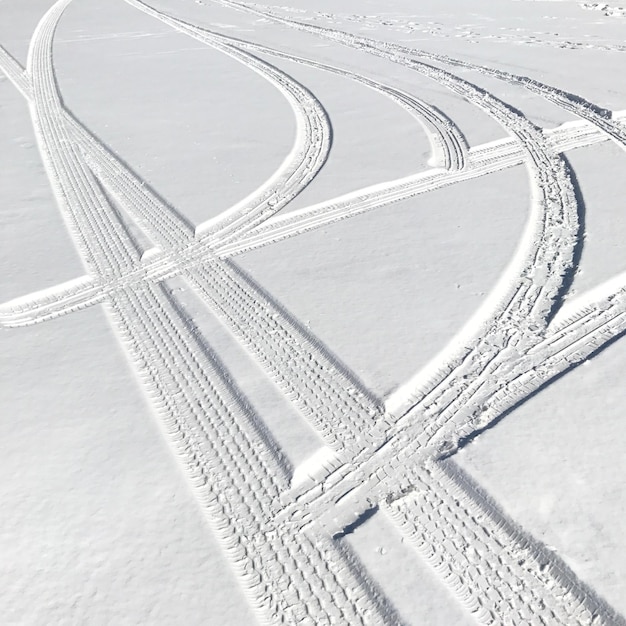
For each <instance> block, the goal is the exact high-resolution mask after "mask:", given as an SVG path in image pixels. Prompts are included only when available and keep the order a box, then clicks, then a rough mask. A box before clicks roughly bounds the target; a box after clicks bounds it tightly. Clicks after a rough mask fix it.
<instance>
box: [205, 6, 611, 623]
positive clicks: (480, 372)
mask: <svg viewBox="0 0 626 626" xmlns="http://www.w3.org/2000/svg"><path fill="white" fill-rule="evenodd" d="M217 2H218V3H219V4H222V5H224V6H232V7H235V8H237V7H242V8H244V10H249V11H251V12H253V13H255V14H257V15H263V16H264V17H270V18H272V19H274V16H273V15H272V14H268V13H267V12H264V11H259V10H257V9H251V8H249V7H247V6H246V5H241V4H240V3H238V2H231V1H229V0H217ZM277 21H279V22H282V23H285V24H288V25H291V26H295V27H296V28H299V29H302V30H305V31H308V32H317V33H320V34H322V36H324V32H325V29H320V28H317V27H316V28H309V27H307V26H306V25H302V24H300V23H295V24H294V23H293V22H292V21H291V20H286V19H284V18H278V19H277ZM323 31H324V32H323ZM334 35H335V33H333V36H331V37H330V38H331V39H335V40H336V38H335V36H334ZM342 37H344V38H345V40H342V41H341V43H346V44H347V45H351V43H354V42H353V41H351V37H350V36H349V35H346V34H345V33H342ZM346 40H347V41H346ZM362 41H363V40H362V38H360V42H359V43H362ZM353 47H357V48H358V47H361V46H360V45H353ZM369 51H372V50H369ZM373 53H374V54H379V55H380V56H384V57H386V58H389V59H390V60H393V61H396V62H400V63H402V64H407V65H413V64H411V63H408V62H407V59H405V58H401V57H400V58H399V57H397V56H394V55H387V54H385V53H384V52H381V51H379V50H374V51H373ZM415 66H416V67H419V68H420V71H422V73H424V74H426V75H427V76H431V77H437V78H438V79H439V81H440V82H442V83H443V84H446V85H447V86H449V87H450V88H451V89H453V91H456V92H457V93H460V94H461V95H463V96H464V97H465V98H466V99H468V100H469V101H471V102H472V101H473V102H474V103H475V104H478V106H481V108H483V109H485V110H486V111H487V112H489V114H490V115H491V116H492V117H494V118H495V119H496V120H498V121H499V122H500V123H501V124H503V126H505V128H508V129H509V131H512V132H513V133H514V134H515V135H516V136H517V137H518V139H519V140H520V141H521V142H522V144H525V149H526V151H527V154H528V156H529V157H530V159H529V166H530V168H531V171H532V173H533V175H534V177H536V179H537V181H538V183H539V191H540V192H541V195H542V196H543V197H542V204H543V205H544V209H545V211H544V213H543V215H542V216H540V219H539V220H537V216H535V220H536V221H537V222H538V228H537V229H536V231H535V233H534V236H535V237H537V235H538V239H539V241H540V243H541V244H543V247H544V249H543V250H541V247H540V246H536V247H534V246H532V243H531V245H528V244H529V242H528V240H527V242H526V244H527V245H526V247H527V248H530V254H528V252H527V257H526V261H527V264H526V267H524V266H522V272H519V279H518V280H517V281H516V284H515V283H514V288H513V289H512V290H509V292H508V296H507V297H506V298H504V299H501V301H500V307H502V308H504V316H503V315H502V313H501V312H500V311H499V310H498V309H499V308H500V307H494V308H493V309H492V311H491V312H489V314H488V315H487V316H486V321H487V324H489V323H491V324H493V322H496V324H493V325H492V326H491V328H489V327H488V326H487V327H485V325H484V323H483V324H482V325H481V326H482V332H480V333H477V334H476V337H477V341H475V342H472V343H473V344H474V345H472V346H471V347H468V348H466V351H465V354H463V355H461V357H460V359H459V358H458V357H457V358H452V359H450V355H446V359H444V362H446V360H447V362H448V363H450V362H452V365H448V368H447V371H444V372H443V373H442V374H439V375H438V376H437V377H436V379H435V381H434V382H433V381H431V382H427V383H426V385H424V386H423V387H422V389H423V390H424V391H425V393H424V392H422V393H420V394H418V395H421V396H422V397H418V398H413V399H412V400H413V401H414V404H413V406H414V407H415V406H417V407H420V408H421V407H423V406H424V398H427V397H428V396H429V395H430V394H433V392H437V388H438V387H441V385H442V383H444V382H445V383H447V387H448V389H446V388H444V389H443V392H437V393H436V394H434V400H435V401H436V402H439V405H438V406H435V411H433V413H432V415H431V417H435V415H436V416H437V417H439V419H437V420H435V422H436V423H435V426H434V427H433V428H432V429H431V432H430V433H428V431H427V432H426V434H427V436H429V437H430V438H431V440H432V438H433V437H434V436H435V435H436V433H437V431H438V430H439V431H440V430H441V429H442V427H445V425H446V422H448V423H450V422H451V421H452V419H453V418H454V417H455V416H457V415H458V413H459V411H460V409H461V408H463V406H464V404H465V403H467V402H469V401H471V400H474V402H476V399H477V397H478V398H480V396H479V394H480V391H481V387H483V386H485V385H487V384H488V382H489V378H490V377H491V376H492V375H493V374H494V371H495V370H496V369H497V368H498V367H501V366H502V365H503V362H504V361H506V360H507V359H510V358H511V357H512V356H515V346H516V345H518V344H525V345H522V346H518V347H520V348H522V349H529V348H532V347H533V345H536V344H537V343H539V342H540V341H541V336H542V331H545V329H546V326H547V322H548V319H549V315H550V313H551V311H552V309H553V306H554V303H555V301H556V300H557V298H558V295H559V293H558V292H559V289H560V285H561V281H560V280H558V279H557V280H555V281H552V284H549V285H548V287H547V288H546V283H545V282H543V283H540V285H539V287H538V288H537V285H536V283H535V281H533V280H526V272H528V271H529V270H530V268H532V267H533V265H534V266H535V267H536V266H537V264H538V265H539V267H540V268H544V269H546V270H548V271H554V270H555V269H556V272H557V274H560V275H561V276H562V275H564V274H565V272H566V271H567V270H568V269H569V267H570V265H571V261H572V254H573V248H574V246H575V244H576V238H577V234H578V233H577V219H576V218H577V216H576V200H575V196H574V193H573V188H572V185H571V183H570V182H569V176H568V172H567V169H566V167H565V166H564V164H563V162H562V161H561V162H560V163H559V162H558V159H556V158H555V157H556V155H555V153H554V152H553V150H552V149H551V147H550V146H549V144H547V142H545V140H544V139H543V137H542V135H541V133H540V131H539V130H538V129H537V128H536V127H533V126H532V125H531V124H530V123H529V122H528V121H527V120H526V119H525V118H522V117H521V116H519V115H517V114H515V112H512V111H510V110H508V109H507V108H506V105H503V103H500V102H499V101H497V100H495V99H494V98H492V97H491V96H488V95H487V94H485V93H484V92H482V98H481V92H480V91H479V90H478V89H477V88H476V87H474V86H473V85H471V84H470V83H467V81H463V80H461V79H459V78H458V77H455V76H453V75H451V74H449V73H448V72H445V71H442V70H439V69H437V68H434V67H432V66H428V65H425V64H423V63H421V62H420V63H419V64H417V63H416V64H415ZM481 100H483V102H481ZM511 113H513V114H512V115H511ZM507 122H508V123H507ZM515 126H517V128H515ZM520 127H521V128H520ZM520 131H521V132H520ZM559 195H560V202H559ZM559 204H560V205H561V206H560V207H559ZM555 218H556V219H555ZM563 233H565V234H566V237H565V240H566V246H565V247H566V248H567V253H566V254H565V256H562V257H561V258H559V255H558V252H557V253H556V254H554V253H552V255H551V250H550V248H551V247H552V246H554V245H555V241H556V240H555V239H554V236H555V234H556V235H562V234H563ZM551 239H552V241H551ZM549 244H552V246H551V245H549ZM557 247H558V245H557ZM542 256H544V258H541V257H542ZM555 266H556V268H555ZM509 273H510V272H509ZM548 275H549V274H548ZM531 276H532V275H531ZM533 292H534V293H533ZM511 305H513V306H511ZM507 309H508V310H507ZM511 317H514V318H515V319H513V322H514V324H513V325H511V326H509V327H508V328H506V331H507V332H505V333H499V332H498V331H499V330H501V327H502V325H503V324H506V322H507V321H510V319H511ZM498 327H500V328H498ZM505 327H506V326H505ZM511 351H513V355H512V354H511ZM503 355H504V358H503ZM468 356H470V357H471V358H472V359H476V360H478V362H479V366H478V367H476V366H475V365H474V363H473V362H472V360H469V361H468V359H467V357H468ZM485 357H486V358H485ZM459 361H460V362H459ZM461 374H462V375H461ZM465 378H469V379H470V380H471V381H472V383H470V384H469V385H467V384H466V385H463V383H461V384H458V385H457V388H456V389H454V390H453V392H452V393H449V387H450V385H451V384H453V385H454V383H455V382H457V381H459V380H464V379H465ZM432 399H433V398H432V397H431V398H429V400H431V401H432ZM474 406H475V405H474ZM407 413H409V411H408V410H407V411H406V412H405V413H404V414H402V413H401V416H403V417H405V418H406V415H407ZM442 415H443V419H441V417H442ZM462 417H463V420H462V421H463V423H466V418H467V415H466V414H463V415H462ZM404 421H405V422H406V419H405V420H404ZM486 423H488V422H486V421H485V418H484V416H483V417H481V416H477V415H472V419H471V427H472V429H473V430H474V431H475V430H476V429H477V427H480V426H484V425H485V424H486ZM456 426H457V427H458V424H456ZM403 429H404V430H406V431H410V430H411V425H410V424H409V425H408V426H404V428H403ZM451 435H452V436H454V433H450V432H449V431H448V436H451ZM387 443H389V442H387ZM444 443H446V444H447V445H446V446H445V448H446V449H445V452H447V453H450V452H453V451H454V449H455V447H456V445H458V440H457V441H456V442H455V441H452V442H450V441H449V440H448V441H445V442H444ZM420 447H421V446H419V445H418V446H411V448H412V449H411V452H412V453H413V454H409V455H408V456H409V458H410V460H412V461H413V462H415V452H416V451H419V448H420ZM397 448H398V446H397V445H396V446H391V461H392V462H395V460H396V459H397V457H396V453H397ZM387 455H389V450H388V451H387ZM388 458H389V456H388ZM365 463H367V461H365ZM365 463H361V467H359V466H358V463H355V462H354V460H353V462H352V465H353V467H354V466H356V467H357V470H356V472H355V476H353V477H352V478H353V480H352V481H350V480H349V479H348V480H346V474H345V472H344V473H343V475H342V476H341V477H340V480H339V483H338V484H339V486H340V488H341V489H340V491H339V494H337V493H335V495H334V496H333V495H330V492H331V491H332V488H330V489H329V488H328V486H327V488H326V489H325V490H324V489H322V495H323V496H324V498H323V501H322V506H321V507H320V510H321V509H324V508H325V506H324V505H326V506H328V505H330V506H332V505H333V504H338V503H339V501H340V500H341V499H342V498H345V496H346V495H349V494H350V491H351V490H353V489H355V488H356V487H354V486H352V487H351V485H357V487H358V485H359V483H360V482H362V480H363V471H362V470H363V465H364V464H365ZM377 471H378V472H381V471H382V475H383V476H385V473H386V468H385V467H384V466H383V467H381V466H380V464H378V470H377ZM415 474H416V475H415V476H414V477H413V478H414V480H419V475H418V472H416V473H415ZM355 479H356V480H355ZM346 482H348V485H347V486H346ZM394 482H395V481H394ZM395 485H396V488H397V485H398V483H397V482H395ZM346 487H347V488H348V491H347V493H346ZM313 492H317V493H319V492H320V490H319V488H317V487H316V488H314V489H313V490H311V493H313ZM324 492H325V493H324ZM342 492H343V493H342ZM374 495H375V494H374ZM379 495H380V494H379ZM469 495H471V494H469ZM469 495H468V496H467V497H466V500H467V499H468V498H469ZM337 496H338V497H337ZM388 497H389V496H388ZM372 500H376V498H375V497H373V498H372ZM351 505H352V506H354V502H351V503H349V504H348V505H347V506H348V507H350V506H351ZM360 510H363V509H362V508H361V509H360ZM342 522H344V520H341V519H339V527H341V525H342ZM511 541H512V542H513V544H514V545H515V546H516V548H519V546H518V545H517V543H519V541H517V540H516V538H511ZM535 554H536V551H535ZM553 563H554V561H551V565H553ZM487 564H488V565H490V563H489V562H488V563H487ZM552 570H553V568H552V567H551V568H549V574H550V577H551V579H550V581H549V582H550V584H549V585H548V586H549V587H551V588H554V584H553V583H554V572H553V571H552ZM479 577H480V579H481V580H482V581H484V583H485V585H486V588H489V583H490V582H491V581H490V574H489V572H488V571H486V570H485V568H484V567H483V571H482V572H479ZM515 577H516V578H517V579H518V580H517V582H518V583H519V573H518V574H516V575H515ZM574 579H575V577H574ZM528 582H529V584H530V585H531V587H534V590H533V591H534V592H535V593H536V594H537V597H541V594H543V593H545V587H544V585H541V584H539V585H538V584H537V583H536V581H534V582H533V580H532V579H531V580H530V581H528ZM585 598H587V599H588V596H585ZM568 600H569V599H568ZM589 602H590V604H591V605H592V615H591V617H592V618H593V619H594V620H597V621H603V622H605V623H614V622H613V621H611V617H610V616H609V614H608V613H609V610H608V609H607V608H606V607H602V606H599V603H598V602H595V601H594V600H593V599H590V600H589ZM566 604H568V603H567V602H566ZM526 608H527V609H529V610H530V611H531V617H537V614H536V612H539V613H541V612H543V611H544V605H543V603H540V604H539V605H538V606H536V607H532V606H530V607H528V606H527V607H526ZM566 609H573V610H574V611H575V610H577V606H576V605H573V606H572V604H571V602H569V606H568V607H566ZM566 613H567V610H566ZM533 614H534V615H533ZM552 615H553V616H554V617H555V618H557V616H556V614H554V613H552ZM557 619H559V621H561V620H564V621H562V623H569V622H568V621H567V620H568V619H569V616H567V615H566V617H565V618H562V617H560V618H557Z"/></svg>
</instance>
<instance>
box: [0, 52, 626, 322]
mask: <svg viewBox="0 0 626 626" xmlns="http://www.w3.org/2000/svg"><path fill="white" fill-rule="evenodd" d="M0 69H4V68H3V67H2V66H1V63H0ZM614 116H615V118H616V119H618V120H619V121H620V124H622V126H624V120H625V118H626V116H625V115H624V112H622V111H620V112H617V113H614ZM70 119H71V120H72V121H73V122H75V120H74V118H70ZM69 130H70V132H71V133H72V134H73V135H74V138H75V139H77V136H78V131H77V130H75V129H73V128H72V126H70V127H69ZM85 133H88V131H86V130H85V129H83V130H82V132H81V133H80V135H81V136H82V137H83V138H85V136H86V135H85ZM545 135H546V139H547V140H548V141H549V142H550V144H551V146H552V147H553V149H554V150H556V151H558V152H564V151H566V150H572V149H574V148H579V147H585V146H589V145H592V144H594V143H598V142H602V141H606V139H607V138H606V136H605V134H604V133H603V132H601V131H599V130H598V129H597V128H596V127H595V126H593V125H591V124H590V123H588V122H568V123H566V124H564V125H563V126H562V127H558V128H555V129H553V130H549V131H545ZM93 141H94V140H93V136H90V139H89V143H90V144H93ZM82 150H83V154H84V155H85V158H86V159H87V161H88V163H89V165H90V167H91V168H92V170H94V171H95V172H96V173H97V175H98V177H99V178H100V180H101V181H102V182H103V184H104V185H105V186H106V187H107V188H109V189H113V190H115V191H114V195H115V196H116V197H117V198H124V197H126V198H129V197H131V195H132V194H131V192H130V191H128V190H129V189H131V187H130V186H129V185H133V186H134V187H135V189H136V188H137V187H141V192H142V195H141V196H136V198H135V202H136V206H137V207H138V209H137V212H136V213H135V214H134V217H135V219H136V220H137V221H141V222H142V226H143V227H144V229H145V230H146V231H147V232H148V231H149V226H147V225H146V223H147V221H146V220H143V218H142V217H141V216H142V215H147V213H146V208H145V207H142V206H141V205H142V203H144V202H148V203H151V204H152V203H154V198H156V203H154V207H153V209H152V210H153V211H157V213H159V214H160V215H161V216H162V217H164V218H167V217H168V216H169V213H176V212H175V209H173V208H172V207H168V206H167V205H166V203H165V202H164V201H163V200H161V199H160V198H158V196H156V194H155V193H154V191H153V190H150V195H152V198H151V197H149V195H146V193H145V192H146V191H147V190H148V189H149V187H148V186H147V185H146V184H145V182H144V181H142V180H141V179H139V178H138V177H137V176H136V175H134V174H133V173H132V172H130V175H131V176H132V177H133V178H134V182H130V183H129V181H128V180H126V177H127V176H128V175H129V170H128V169H127V168H126V166H124V165H123V164H121V163H120V162H119V161H118V160H116V157H115V156H114V155H112V154H111V153H110V152H108V150H107V148H106V147H104V146H103V145H102V144H99V143H98V144H97V145H92V147H91V148H87V147H86V146H85V145H82ZM98 152H100V153H105V154H106V155H107V157H106V159H107V160H103V159H102V160H101V159H97V158H96V156H94V155H96V154H97V153H98ZM523 159H524V154H523V151H522V149H521V148H520V147H519V146H518V144H517V142H516V140H514V139H512V138H508V139H503V140H498V141H495V142H491V143H489V144H484V145H481V146H476V147H474V148H471V149H470V152H469V163H470V165H469V167H468V168H466V169H465V170H462V171H459V172H446V171H442V170H440V169H435V170H427V171H426V172H423V173H420V174H416V175H413V176H409V177H406V178H403V179H399V180H397V181H391V182H390V183H385V184H382V185H376V186H374V187H372V188H364V189H360V190H357V191H355V192H352V193H350V194H346V195H344V196H341V197H339V198H336V199H333V200H329V201H326V202H323V203H320V204H317V205H314V206H311V207H308V208H305V209H301V210H299V211H294V212H292V213H289V214H286V215H284V216H281V215H278V216H276V217H273V218H271V219H269V220H268V221H267V222H265V223H264V224H263V225H262V226H260V227H257V228H255V229H253V230H252V231H251V232H250V233H249V234H245V235H242V236H241V238H240V239H237V240H235V241H234V242H233V243H229V244H225V245H223V246H222V245H220V244H217V245H216V246H215V250H214V251H215V253H216V254H217V256H219V257H220V258H228V257H231V256H234V255H238V254H242V253H244V252H247V251H250V250H254V249H256V248H260V247H263V246H266V245H269V244H271V243H274V242H277V241H280V240H282V239H286V238H290V237H293V236H297V235H299V234H301V233H305V232H308V231H310V230H313V229H316V228H320V227H322V226H325V225H328V224H331V223H333V222H336V221H339V220H342V219H347V218H349V217H352V216H354V215H358V214H359V213H362V212H364V211H369V210H372V209H375V208H380V207H383V206H385V205H387V204H391V203H393V202H397V201H399V200H404V199H406V198H409V197H413V196H415V195H418V194H421V193H427V192H429V191H433V190H435V189H439V188H441V187H445V186H447V185H452V184H456V183H457V182H462V181H465V180H470V179H472V178H475V177H479V176H485V175H487V174H490V173H493V172H496V171H501V170H502V169H505V168H508V167H513V166H516V165H519V164H521V163H523ZM124 168H126V170H125V169H124ZM133 193H134V192H133ZM142 196H146V197H144V198H142ZM158 207H160V208H158ZM176 215H177V219H178V220H179V223H180V224H181V228H184V223H186V222H185V220H184V218H183V217H181V216H180V215H178V214H177V213H176ZM168 221H169V220H168ZM188 230H189V233H191V232H192V227H191V226H189V227H188ZM163 232H164V234H165V231H163ZM148 236H151V237H152V238H153V239H154V240H155V241H158V239H157V238H156V237H155V236H154V234H153V233H149V235H148ZM165 236H166V237H169V236H168V235H165ZM173 237H174V238H173V239H171V241H172V242H175V244H173V245H174V251H173V252H169V253H168V252H163V253H162V255H161V258H160V259H159V260H158V261H145V262H144V263H143V264H142V268H144V269H143V270H142V271H140V272H138V271H133V272H131V273H130V274H127V275H125V276H123V277H121V278H120V279H119V282H120V284H123V285H126V286H130V285H132V284H140V283H142V282H144V281H145V280H146V275H149V276H150V279H151V280H153V281H158V280H159V279H161V278H163V277H167V276H175V275H177V274H180V273H182V272H183V271H185V270H186V269H189V268H193V267H194V266H198V265H200V264H202V263H203V262H204V259H205V257H206V255H207V249H209V246H207V243H208V242H206V241H204V240H203V241H201V242H198V241H197V240H196V241H194V242H193V243H189V244H188V245H187V246H186V247H184V248H181V244H180V241H179V235H178V234H176V232H174V235H173ZM163 241H167V239H163ZM163 250H167V247H166V246H163ZM164 259H167V263H165V260H164ZM174 263H175V264H176V265H174ZM153 265H158V266H159V267H160V266H163V269H162V270H160V271H155V270H153V269H152V266H153ZM120 284H118V282H117V281H115V280H109V281H107V282H102V281H98V282H95V281H93V280H92V284H89V283H88V281H82V282H80V283H76V284H75V285H71V286H68V287H66V286H64V285H61V286H60V287H58V288H52V289H49V290H46V293H45V295H41V296H40V295H39V294H34V295H33V296H31V297H29V298H19V299H18V301H10V302H8V303H6V304H3V305H0V324H1V325H2V326H4V327H6V328H15V327H19V326H26V325H30V324H35V323H40V322H43V321H47V320H49V319H52V318H54V317H57V316H60V315H64V314H68V313H71V312H73V311H77V310H80V309H82V308H84V307H86V306H90V305H91V304H96V303H98V302H101V301H102V300H104V299H106V295H107V293H112V292H114V291H115V290H116V289H119V288H120Z"/></svg>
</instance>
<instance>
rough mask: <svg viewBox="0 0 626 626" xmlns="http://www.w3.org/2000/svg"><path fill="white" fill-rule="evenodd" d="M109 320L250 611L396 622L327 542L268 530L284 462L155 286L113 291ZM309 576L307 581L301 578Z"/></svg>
mask: <svg viewBox="0 0 626 626" xmlns="http://www.w3.org/2000/svg"><path fill="white" fill-rule="evenodd" d="M110 306H111V310H112V316H113V318H114V320H115V323H116V326H117V327H118V328H119V329H120V332H121V334H122V337H123V339H124V340H125V342H126V343H127V346H128V350H129V353H130V354H131V355H132V356H133V361H134V364H135V367H136V368H137V372H138V374H139V376H140V378H141V379H142V380H143V383H144V386H145V387H146V388H147V390H148V393H149V395H150V396H151V398H152V401H153V405H154V406H155V407H156V409H157V411H158V412H159V413H160V414H161V416H162V422H163V423H164V424H165V426H166V430H167V434H168V438H169V439H170V441H171V442H172V443H173V445H174V446H175V447H176V448H177V451H178V453H179V456H180V458H181V461H182V463H183V465H184V466H185V469H186V470H187V472H188V474H189V475H190V478H191V481H192V484H193V485H194V488H195V490H196V493H197V495H198V497H199V500H200V502H201V503H202V505H203V507H204V508H205V510H206V511H207V512H208V515H209V521H210V522H211V525H212V526H213V528H214V530H215V532H216V534H217V536H218V537H219V538H220V540H221V542H222V544H223V546H224V549H225V552H226V554H227V555H228V556H229V557H230V559H231V561H232V563H233V568H234V571H235V572H236V573H237V574H239V576H240V578H241V580H242V583H243V586H244V588H245V590H246V591H247V593H248V595H249V597H250V599H251V601H252V604H253V606H255V608H256V609H257V610H258V611H259V612H260V615H261V617H264V618H265V619H266V620H268V621H269V622H270V623H284V624H293V623H302V624H310V625H311V626H313V625H315V624H331V623H340V624H346V625H347V624H360V623H363V620H364V615H367V614H369V615H370V616H371V617H372V618H373V621H372V623H374V624H376V623H380V624H382V623H396V620H395V618H394V617H393V612H392V611H391V609H390V608H389V607H387V606H386V604H385V601H384V599H383V598H382V597H380V596H379V595H377V593H376V590H375V588H374V586H373V585H372V584H371V583H369V581H367V579H365V578H364V577H363V575H362V572H360V564H359V563H358V561H356V559H355V558H354V557H353V556H351V555H349V554H347V553H346V551H345V550H344V549H343V548H339V547H338V546H337V545H336V544H335V543H333V542H331V541H329V540H325V539H324V538H323V537H322V538H318V537H315V536H311V534H310V532H308V531H307V530H306V529H299V530H298V532H293V529H290V528H281V527H280V526H278V525H276V523H275V521H274V519H275V514H276V512H277V511H278V509H279V506H280V497H281V494H282V493H283V492H284V491H285V490H286V489H287V487H288V467H287V463H286V461H285V460H284V458H283V457H282V455H281V454H280V452H279V451H278V448H277V446H276V444H275V443H274V442H273V441H272V440H271V436H270V435H269V434H268V433H267V431H265V429H264V428H263V427H262V425H260V424H259V423H258V422H257V421H256V419H255V417H254V415H253V414H252V413H251V409H250V408H249V407H247V406H246V405H245V404H242V400H241V398H242V396H241V393H240V392H238V391H237V390H236V388H235V387H234V385H233V383H232V381H231V380H230V379H228V378H226V374H225V370H224V367H223V366H222V365H221V364H220V363H219V362H218V361H217V359H216V357H215V356H214V355H213V354H211V353H210V352H209V351H208V350H207V348H206V347H205V346H204V345H203V344H202V343H200V342H199V340H198V339H197V337H195V336H194V335H193V334H192V333H190V331H189V328H188V327H187V326H186V324H185V323H184V321H183V320H182V317H181V312H180V310H178V307H177V305H176V303H175V302H174V301H173V300H171V298H170V296H169V295H168V294H167V293H166V292H165V291H163V290H162V289H161V288H160V287H158V286H147V287H145V288H144V289H141V288H140V289H135V290H134V291H127V292H120V293H119V294H116V295H115V296H113V297H112V298H111V299H110ZM309 572H311V573H313V575H309Z"/></svg>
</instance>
